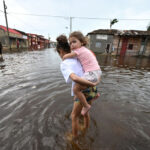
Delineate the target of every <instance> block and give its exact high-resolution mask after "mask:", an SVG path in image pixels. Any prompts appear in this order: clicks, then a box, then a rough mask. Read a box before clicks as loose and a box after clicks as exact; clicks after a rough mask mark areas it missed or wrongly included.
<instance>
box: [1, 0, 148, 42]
mask: <svg viewBox="0 0 150 150" xmlns="http://www.w3.org/2000/svg"><path fill="white" fill-rule="evenodd" d="M5 3H6V5H7V13H8V15H7V17H8V25H9V27H10V28H15V29H18V30H21V31H24V32H26V33H34V34H40V35H43V36H45V37H46V38H48V37H50V38H51V40H53V41H55V39H56V37H57V36H59V35H60V34H65V35H67V36H68V35H69V33H70V17H73V19H72V31H81V32H82V33H83V34H84V35H86V34H87V33H89V32H92V31H93V30H97V29H109V28H110V20H111V19H114V18H117V19H118V21H119V22H118V23H116V24H114V25H113V26H112V29H118V30H146V28H147V26H148V24H149V23H150V0H5ZM3 11H4V8H3V0H0V25H4V26H6V23H5V17H4V13H3ZM27 14H31V15H27ZM33 14H34V15H33ZM35 15H36V16H35ZM38 15H43V16H38ZM55 16H61V17H55ZM78 17H80V18H78ZM82 17H83V18H84V17H85V18H86V19H83V18H82ZM81 18H82V19H81ZM88 18H89V19H88ZM90 18H99V19H90ZM101 18H105V19H101ZM122 19H134V20H122ZM135 19H137V20H135ZM139 19H145V20H139Z"/></svg>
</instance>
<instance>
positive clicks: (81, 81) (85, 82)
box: [70, 73, 98, 87]
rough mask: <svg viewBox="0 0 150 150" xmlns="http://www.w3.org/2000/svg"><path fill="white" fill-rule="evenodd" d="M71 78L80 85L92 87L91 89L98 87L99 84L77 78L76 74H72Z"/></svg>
mask: <svg viewBox="0 0 150 150" xmlns="http://www.w3.org/2000/svg"><path fill="white" fill-rule="evenodd" d="M70 78H71V79H72V80H73V81H74V82H76V83H79V84H82V85H86V86H91V87H93V86H96V85H97V84H98V82H96V83H93V82H90V81H88V80H85V79H83V78H81V77H79V76H77V75H76V74H74V73H71V74H70Z"/></svg>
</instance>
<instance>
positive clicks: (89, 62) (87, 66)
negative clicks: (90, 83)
mask: <svg viewBox="0 0 150 150" xmlns="http://www.w3.org/2000/svg"><path fill="white" fill-rule="evenodd" d="M73 51H74V52H75V53H76V54H77V58H78V59H79V61H80V63H81V65H82V67H83V70H84V72H89V71H94V70H100V66H99V65H98V62H97V60H96V57H95V56H94V54H93V53H92V52H91V51H90V50H88V49H87V48H86V47H84V46H82V47H81V48H79V49H76V50H73Z"/></svg>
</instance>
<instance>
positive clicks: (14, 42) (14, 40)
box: [0, 25, 27, 49]
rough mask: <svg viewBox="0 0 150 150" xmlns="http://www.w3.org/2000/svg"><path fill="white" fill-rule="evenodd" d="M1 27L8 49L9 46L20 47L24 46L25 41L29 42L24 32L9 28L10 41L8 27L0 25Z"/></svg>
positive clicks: (3, 41)
mask: <svg viewBox="0 0 150 150" xmlns="http://www.w3.org/2000/svg"><path fill="white" fill-rule="evenodd" d="M0 29H1V32H2V30H3V33H2V36H3V37H2V39H3V40H2V44H4V45H3V46H4V47H6V49H8V48H9V47H10V48H11V49H19V48H23V47H24V45H25V44H24V43H26V42H27V38H26V37H24V36H23V34H21V33H20V32H18V31H16V30H14V29H11V28H8V31H9V42H10V45H9V42H8V35H7V28H6V27H5V26H2V25H0Z"/></svg>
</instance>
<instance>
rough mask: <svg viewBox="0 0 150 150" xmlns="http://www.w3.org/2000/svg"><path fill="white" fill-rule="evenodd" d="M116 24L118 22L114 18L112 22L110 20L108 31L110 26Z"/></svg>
mask: <svg viewBox="0 0 150 150" xmlns="http://www.w3.org/2000/svg"><path fill="white" fill-rule="evenodd" d="M117 22H118V20H117V19H116V18H115V19H113V20H110V29H111V27H112V25H114V24H115V23H117Z"/></svg>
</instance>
